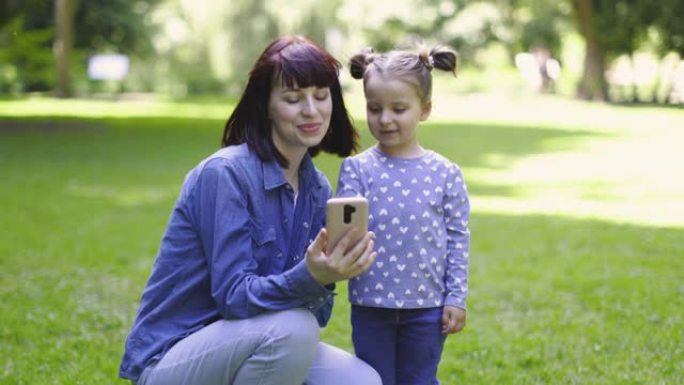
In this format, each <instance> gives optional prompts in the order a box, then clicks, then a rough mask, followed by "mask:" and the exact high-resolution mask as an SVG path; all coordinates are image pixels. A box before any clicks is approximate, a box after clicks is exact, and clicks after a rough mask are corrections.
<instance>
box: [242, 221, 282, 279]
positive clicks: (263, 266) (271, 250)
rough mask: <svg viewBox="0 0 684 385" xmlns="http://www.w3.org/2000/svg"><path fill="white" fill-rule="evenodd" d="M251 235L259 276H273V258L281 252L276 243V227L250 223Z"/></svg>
mask: <svg viewBox="0 0 684 385" xmlns="http://www.w3.org/2000/svg"><path fill="white" fill-rule="evenodd" d="M249 234H250V237H251V238H252V255H253V256H254V260H255V261H256V263H257V271H256V273H257V275H261V276H265V275H268V274H271V273H272V272H271V266H272V265H273V263H272V261H273V258H276V254H277V253H278V252H279V250H278V248H277V246H276V242H275V240H276V230H275V226H272V225H263V224H260V223H258V222H255V221H250V223H249Z"/></svg>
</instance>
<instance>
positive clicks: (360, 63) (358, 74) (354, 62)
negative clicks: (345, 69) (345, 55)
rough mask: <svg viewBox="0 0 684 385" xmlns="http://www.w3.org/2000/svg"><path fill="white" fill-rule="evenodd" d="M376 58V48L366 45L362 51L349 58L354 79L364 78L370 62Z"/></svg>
mask: <svg viewBox="0 0 684 385" xmlns="http://www.w3.org/2000/svg"><path fill="white" fill-rule="evenodd" d="M374 58H375V50H373V48H371V47H366V48H364V49H362V50H361V52H359V53H357V54H356V55H354V56H352V58H351V59H350V60H349V73H350V74H351V76H352V77H353V78H354V79H363V74H365V73H366V68H367V67H368V64H370V63H372V62H373V59H374Z"/></svg>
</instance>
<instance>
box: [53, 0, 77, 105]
mask: <svg viewBox="0 0 684 385" xmlns="http://www.w3.org/2000/svg"><path fill="white" fill-rule="evenodd" d="M77 6H78V0H55V24H56V28H55V43H54V52H55V62H56V64H57V88H56V89H55V94H56V95H57V96H58V97H61V98H66V97H70V96H71V94H72V90H71V72H70V68H71V63H70V60H69V59H70V57H71V50H72V47H73V44H74V16H75V11H76V7H77Z"/></svg>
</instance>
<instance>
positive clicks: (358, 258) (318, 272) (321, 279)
mask: <svg viewBox="0 0 684 385" xmlns="http://www.w3.org/2000/svg"><path fill="white" fill-rule="evenodd" d="M355 231H357V230H355V229H351V230H350V231H348V232H347V233H346V234H345V235H344V237H342V239H341V240H340V241H339V242H338V243H337V245H335V248H334V249H333V250H332V252H331V253H330V254H329V255H326V254H325V252H324V251H323V250H325V245H326V244H327V243H328V233H327V232H326V230H325V229H321V231H319V232H318V235H317V236H316V239H314V241H313V242H312V243H311V244H310V245H309V247H308V248H307V249H306V267H307V268H308V269H309V273H311V276H312V277H313V278H314V279H315V280H316V281H317V282H318V283H320V284H321V285H328V284H331V283H335V282H337V281H342V280H345V279H349V278H352V277H355V276H357V275H359V274H361V273H363V272H364V271H366V269H368V268H369V267H370V265H371V264H372V263H373V261H375V257H376V256H377V253H376V252H375V251H373V246H374V242H373V240H374V239H375V234H373V232H371V231H369V232H368V233H366V235H365V236H364V237H363V238H362V239H361V240H360V241H359V242H358V243H357V244H356V245H354V247H352V248H351V249H349V250H348V251H347V252H346V253H345V250H347V246H348V245H349V243H350V242H351V239H352V237H353V234H354V233H353V232H355Z"/></svg>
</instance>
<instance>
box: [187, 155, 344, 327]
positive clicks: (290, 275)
mask: <svg viewBox="0 0 684 385" xmlns="http://www.w3.org/2000/svg"><path fill="white" fill-rule="evenodd" d="M248 193H249V191H248V188H247V187H246V186H244V185H243V184H242V183H241V182H240V178H239V176H238V173H237V172H236V170H235V169H234V168H233V167H230V165H229V164H226V163H225V162H220V161H213V162H212V161H210V162H208V163H207V164H206V165H205V167H203V168H202V170H201V171H200V175H199V177H198V180H197V184H196V186H195V189H194V191H193V192H192V193H191V194H190V196H189V197H188V199H189V200H190V204H191V207H192V208H193V209H192V212H193V214H194V224H195V226H196V228H197V230H198V232H199V234H200V238H201V244H202V247H203V249H204V250H203V251H204V254H205V257H206V260H207V264H208V268H209V279H210V281H211V285H210V289H211V295H212V297H213V298H214V301H215V302H216V305H217V307H218V311H219V313H220V314H221V315H222V316H223V317H224V318H227V319H231V318H250V317H253V316H255V315H257V314H259V313H262V312H264V311H268V310H272V311H278V310H286V309H292V308H297V307H304V308H308V309H309V310H312V311H315V310H316V309H318V308H320V307H321V306H322V305H325V303H326V302H328V300H329V298H328V297H329V296H331V295H332V293H331V292H330V291H329V290H328V289H326V288H325V287H323V286H322V285H320V284H319V283H318V282H316V281H315V280H314V278H313V277H312V276H311V274H310V273H309V271H308V269H307V267H306V263H305V261H304V260H302V262H301V263H299V264H297V265H295V266H294V267H292V268H291V269H290V270H287V271H285V272H283V273H282V274H277V275H269V276H259V275H257V274H256V271H257V267H258V263H257V260H256V259H255V255H253V254H254V253H253V252H252V250H253V249H252V242H253V241H252V236H251V234H250V229H251V227H252V226H253V224H252V223H251V218H250V214H249V211H248V209H247V198H246V197H247V195H246V194H248ZM263 257H265V258H271V257H272V256H263Z"/></svg>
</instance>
